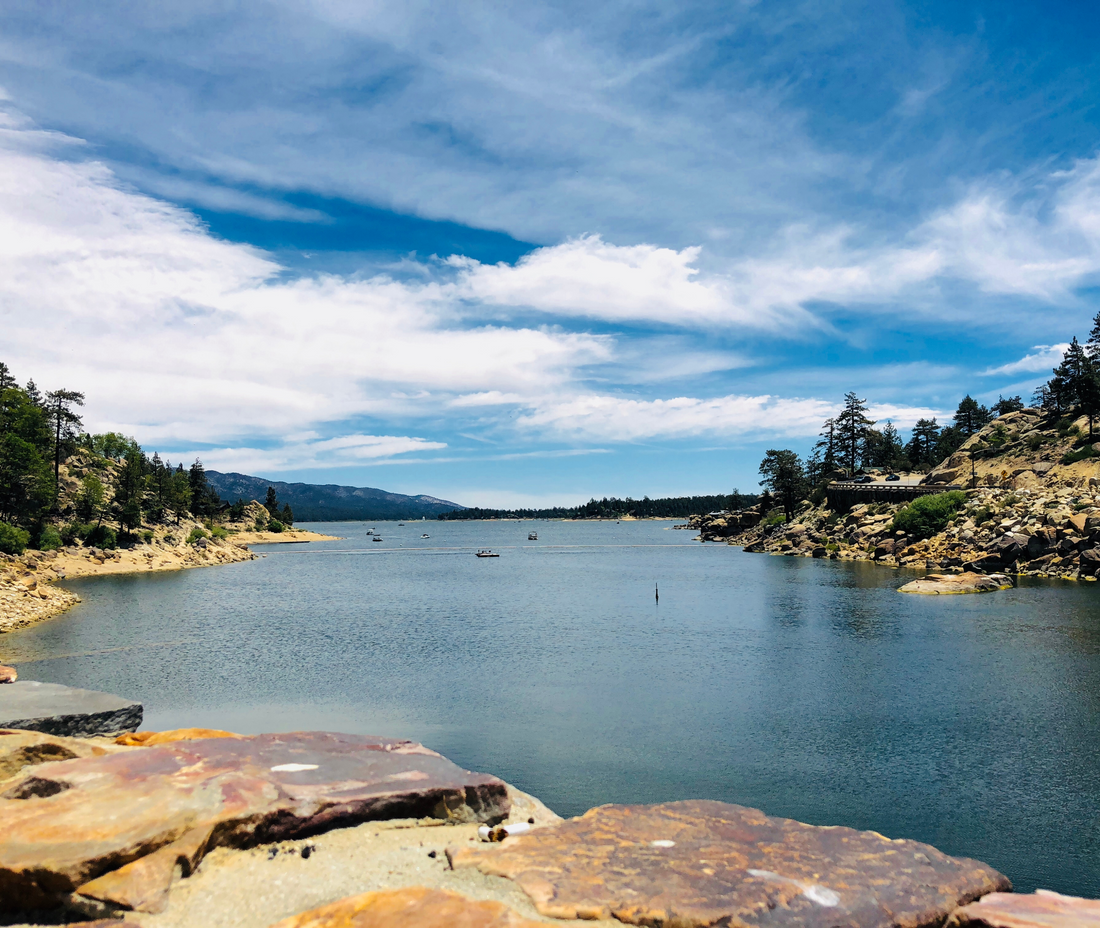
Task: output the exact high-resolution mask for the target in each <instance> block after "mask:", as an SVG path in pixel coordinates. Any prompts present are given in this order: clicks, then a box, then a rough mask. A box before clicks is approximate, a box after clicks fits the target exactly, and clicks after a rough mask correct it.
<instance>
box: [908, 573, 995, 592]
mask: <svg viewBox="0 0 1100 928" xmlns="http://www.w3.org/2000/svg"><path fill="white" fill-rule="evenodd" d="M1011 589H1012V581H1011V580H1010V579H1009V578H1008V577H1007V576H1005V575H1004V574H979V573H974V572H973V571H970V570H967V571H964V572H963V573H961V574H928V575H927V576H925V577H921V578H919V579H917V580H911V581H909V583H907V584H905V586H903V587H901V588H900V589H899V590H898V592H899V593H925V594H931V595H933V596H935V595H941V596H942V595H945V594H946V595H951V594H957V593H996V592H997V591H998V590H1011Z"/></svg>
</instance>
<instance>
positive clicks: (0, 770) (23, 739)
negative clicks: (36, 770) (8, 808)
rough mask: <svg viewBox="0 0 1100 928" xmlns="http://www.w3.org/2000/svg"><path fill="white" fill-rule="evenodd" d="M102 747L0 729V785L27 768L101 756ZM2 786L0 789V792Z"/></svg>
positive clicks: (82, 740)
mask: <svg viewBox="0 0 1100 928" xmlns="http://www.w3.org/2000/svg"><path fill="white" fill-rule="evenodd" d="M107 753H108V751H107V749H106V748H103V747H101V746H99V745H97V744H95V743H93V742H91V741H88V740H87V739H85V738H62V737H58V736H57V735H47V734H45V733H44V732H39V731H19V730H14V729H0V783H3V781H4V780H9V779H11V778H12V777H14V776H17V775H19V774H20V773H22V772H24V771H25V770H26V768H27V767H34V766H37V765H38V764H48V763H52V762H54V761H59V760H72V759H73V758H75V757H102V756H103V755H104V754H107ZM3 788H4V787H2V786H0V790H3Z"/></svg>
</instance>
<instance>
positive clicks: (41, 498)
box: [0, 387, 53, 526]
mask: <svg viewBox="0 0 1100 928" xmlns="http://www.w3.org/2000/svg"><path fill="white" fill-rule="evenodd" d="M0 425H2V428H0V521H4V522H10V523H13V524H22V525H27V526H33V525H34V524H35V523H37V522H38V521H39V520H40V519H41V518H42V516H43V515H44V514H45V512H46V510H47V509H48V508H49V505H50V501H51V499H52V490H53V486H52V483H53V481H52V480H51V479H50V468H49V465H48V464H47V463H46V462H47V460H48V457H47V456H48V455H49V451H50V426H49V422H48V421H47V419H46V414H45V411H44V410H43V409H42V407H41V406H39V405H38V404H36V403H34V402H33V401H32V400H31V398H30V397H29V396H28V395H27V393H26V391H24V390H20V389H19V388H18V387H9V388H7V389H5V390H2V391H0Z"/></svg>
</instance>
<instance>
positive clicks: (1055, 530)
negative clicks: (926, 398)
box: [687, 410, 1100, 581]
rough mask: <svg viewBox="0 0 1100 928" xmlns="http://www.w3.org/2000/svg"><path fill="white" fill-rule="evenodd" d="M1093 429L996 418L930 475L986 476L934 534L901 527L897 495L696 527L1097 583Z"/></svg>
mask: <svg viewBox="0 0 1100 928" xmlns="http://www.w3.org/2000/svg"><path fill="white" fill-rule="evenodd" d="M1084 427H1085V422H1084V420H1080V421H1079V422H1077V423H1074V424H1073V426H1072V431H1071V430H1067V429H1065V426H1064V424H1063V425H1062V426H1061V427H1059V426H1057V425H1055V424H1053V423H1051V422H1044V421H1043V420H1042V419H1041V417H1040V415H1039V412H1038V411H1037V410H1023V411H1022V412H1018V413H1011V414H1009V415H1006V416H1003V417H1001V418H1000V419H997V420H994V422H993V423H991V424H990V425H988V426H986V427H985V428H984V429H982V430H981V432H979V433H978V434H976V435H974V436H973V437H972V438H971V439H970V440H968V441H967V443H966V444H964V445H963V447H962V449H961V450H960V451H959V452H957V453H956V454H955V455H952V457H951V458H949V459H948V460H947V461H945V462H944V463H943V464H942V465H940V467H938V468H937V469H936V470H934V471H932V472H931V473H930V474H928V475H927V477H926V483H928V484H931V485H933V486H934V485H937V484H939V485H945V488H946V485H948V484H951V483H952V482H953V481H961V480H962V478H963V477H964V476H965V474H966V473H969V472H970V471H971V468H972V469H973V475H974V477H973V479H974V480H976V481H977V483H978V485H977V486H976V487H973V488H971V489H967V490H965V494H966V501H965V504H964V505H963V507H962V508H961V510H960V511H959V512H958V514H957V515H956V516H955V517H954V518H953V519H952V520H951V521H950V522H949V524H948V525H947V526H946V527H945V528H944V529H943V530H941V531H939V532H936V533H935V534H933V535H932V536H931V537H928V538H919V537H909V536H907V535H906V532H905V531H902V530H899V529H898V528H897V527H896V526H895V524H894V518H895V516H897V514H898V512H899V511H900V510H901V509H902V508H903V506H902V505H901V504H897V503H893V504H891V503H861V504H859V505H856V506H853V507H852V508H851V509H849V510H847V511H836V510H833V509H831V508H830V507H829V505H828V503H827V501H826V502H822V503H821V504H819V505H814V504H813V503H812V502H811V501H810V500H805V501H803V503H802V504H801V506H800V507H799V509H798V511H797V512H796V513H795V514H794V516H793V517H792V519H791V521H790V522H786V521H784V520H783V519H782V515H781V513H778V512H777V511H775V510H772V511H770V512H761V511H760V507H759V506H757V507H753V508H751V509H746V510H743V511H741V512H736V513H710V514H707V515H700V516H693V517H692V518H691V519H690V520H689V521H688V523H687V525H688V527H690V528H693V529H696V530H698V532H699V537H700V539H701V540H702V541H711V542H718V541H721V542H726V543H728V544H731V545H739V546H742V547H743V548H744V550H745V551H746V552H748V553H753V552H763V553H768V554H781V555H787V556H791V557H799V556H801V557H813V558H829V559H832V560H848V561H851V560H858V561H873V562H875V563H877V564H881V565H883V566H887V567H912V568H918V569H926V570H941V571H964V570H966V571H972V572H975V573H980V574H989V573H993V572H999V573H1006V574H1012V575H1016V576H1038V577H1056V578H1061V579H1065V580H1083V581H1095V580H1096V579H1097V574H1098V571H1100V457H1088V458H1085V459H1081V460H1068V459H1069V458H1071V457H1073V455H1072V454H1071V451H1072V448H1073V445H1074V444H1079V443H1080V442H1079V441H1075V439H1074V435H1075V434H1079V433H1080V431H1081V430H1082V429H1083V428H1084ZM1063 431H1065V432H1066V434H1065V435H1062V434H1061V433H1062V432H1063ZM994 443H997V444H994ZM1097 444H1100V442H1098V443H1097ZM1033 446H1034V449H1033ZM990 452H995V453H990ZM1098 453H1100V452H1098ZM979 455H981V456H980V457H979ZM972 456H973V458H974V460H973V461H971V457H972ZM964 472H965V473H964Z"/></svg>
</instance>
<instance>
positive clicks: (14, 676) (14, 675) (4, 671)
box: [0, 664, 19, 683]
mask: <svg viewBox="0 0 1100 928" xmlns="http://www.w3.org/2000/svg"><path fill="white" fill-rule="evenodd" d="M18 679H19V671H18V670H16V669H15V668H14V667H5V666H4V665H3V664H0V683H14V682H15V681H16V680H18Z"/></svg>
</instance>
